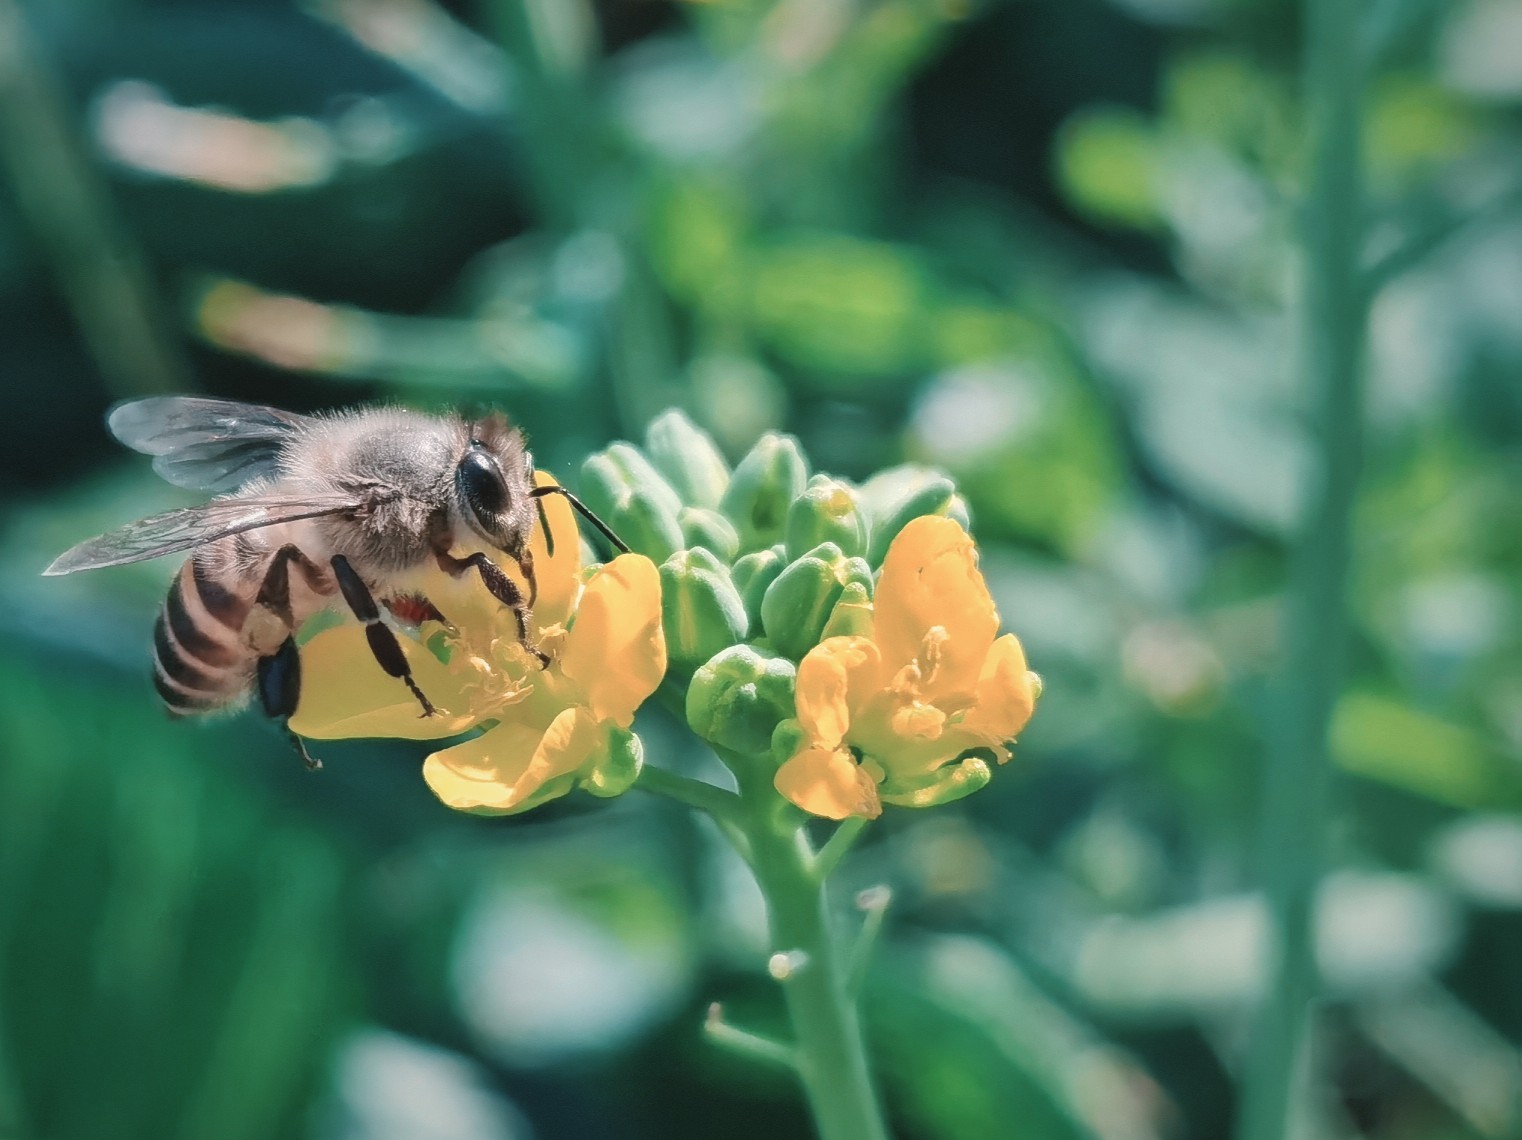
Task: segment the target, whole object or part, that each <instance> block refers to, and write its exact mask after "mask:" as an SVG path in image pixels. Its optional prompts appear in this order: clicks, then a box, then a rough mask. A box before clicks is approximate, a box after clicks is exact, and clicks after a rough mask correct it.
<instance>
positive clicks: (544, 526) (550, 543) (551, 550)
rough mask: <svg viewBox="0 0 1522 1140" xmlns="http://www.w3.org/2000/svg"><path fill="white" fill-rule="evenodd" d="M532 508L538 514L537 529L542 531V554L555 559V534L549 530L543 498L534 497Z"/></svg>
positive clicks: (548, 518) (541, 496) (548, 520)
mask: <svg viewBox="0 0 1522 1140" xmlns="http://www.w3.org/2000/svg"><path fill="white" fill-rule="evenodd" d="M534 507H535V509H536V510H538V512H539V529H540V530H542V531H544V552H545V553H546V554H548V555H549V556H550V557H551V558H554V557H555V534H554V532H553V531H551V530H550V516H549V515H547V514H545V513H544V496H543V495H535V496H534Z"/></svg>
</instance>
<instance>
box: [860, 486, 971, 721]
mask: <svg viewBox="0 0 1522 1140" xmlns="http://www.w3.org/2000/svg"><path fill="white" fill-rule="evenodd" d="M998 631H999V614H998V611H996V610H995V609H994V602H993V597H992V596H991V595H990V594H989V592H988V586H987V584H986V583H985V582H984V581H983V575H982V574H980V573H979V572H978V551H977V547H976V546H975V545H974V544H973V541H972V539H971V538H970V537H968V534H967V532H966V531H965V530H963V529H962V527H961V524H960V523H958V522H956V521H955V520H953V519H949V518H943V517H941V516H939V515H926V516H923V517H921V518H917V519H913V520H912V521H911V522H910V523H909V524H908V525H907V526H905V527H904V529H903V530H902V531H900V532H899V534H898V537H896V538H895V539H894V540H893V544H892V545H891V546H889V547H888V554H887V557H886V558H885V559H884V560H883V571H882V577H881V578H880V579H879V580H878V583H877V596H876V602H875V605H874V612H873V625H872V635H873V639H874V640H875V641H876V642H877V645H878V648H879V649H881V650H882V656H883V664H884V667H885V669H886V670H887V671H888V672H890V673H893V672H896V671H897V670H899V669H901V668H903V667H904V666H905V665H907V664H909V663H910V662H911V661H914V660H915V659H916V658H918V659H920V661H921V665H922V670H921V672H922V674H923V682H922V686H921V689H922V693H923V695H924V697H925V699H927V700H932V699H934V698H936V697H938V696H939V697H947V698H949V697H955V696H958V695H967V696H970V695H971V693H972V692H973V689H974V688H975V686H976V684H977V680H978V673H979V670H980V669H981V667H982V664H983V659H984V657H985V656H986V655H987V653H988V647H989V645H991V644H992V643H993V639H994V635H995V634H997V633H998ZM936 703H940V702H939V701H937V702H936Z"/></svg>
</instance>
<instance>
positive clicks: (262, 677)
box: [258, 637, 322, 772]
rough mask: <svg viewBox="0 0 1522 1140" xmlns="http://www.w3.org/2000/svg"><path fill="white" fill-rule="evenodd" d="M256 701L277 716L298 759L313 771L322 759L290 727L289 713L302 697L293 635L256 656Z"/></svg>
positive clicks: (297, 656)
mask: <svg viewBox="0 0 1522 1140" xmlns="http://www.w3.org/2000/svg"><path fill="white" fill-rule="evenodd" d="M258 679H259V703H260V704H262V705H263V706H264V712H265V714H266V715H267V716H269V717H271V718H273V719H275V720H278V721H279V722H280V725H281V727H282V728H284V729H285V734H286V736H287V737H289V738H290V741H291V743H292V744H294V745H295V746H296V751H297V752H299V753H301V761H302V763H304V764H305V765H306V766H307V770H308V771H310V772H315V771H317V769H319V768H321V767H322V761H321V760H318V759H316V758H314V757H313V756H312V754H311V753H310V752H308V751H307V746H306V741H304V740H302V739H301V737H299V736H297V735H296V734H295V733H294V732H293V731H291V714H292V713H294V712H295V711H296V702H297V701H299V700H300V699H301V654H300V653H299V652H297V650H296V639H295V638H294V637H287V638H286V639H285V641H284V642H283V643H282V644H281V646H280V648H279V649H277V650H275V652H274V653H271V654H269V655H268V656H266V657H261V658H259V670H258Z"/></svg>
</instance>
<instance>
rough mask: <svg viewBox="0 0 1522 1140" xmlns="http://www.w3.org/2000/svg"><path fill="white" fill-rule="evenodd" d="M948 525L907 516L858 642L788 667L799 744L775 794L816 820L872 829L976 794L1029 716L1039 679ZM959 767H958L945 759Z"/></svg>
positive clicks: (967, 543)
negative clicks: (903, 812) (867, 823)
mask: <svg viewBox="0 0 1522 1140" xmlns="http://www.w3.org/2000/svg"><path fill="white" fill-rule="evenodd" d="M998 631H999V614H998V611H996V610H995V609H994V603H993V598H992V597H990V596H989V593H988V586H987V585H986V584H985V583H984V581H983V576H982V575H981V574H980V573H979V572H978V561H977V548H976V547H975V546H974V545H973V541H972V539H971V538H969V537H968V535H967V532H966V531H965V530H963V529H962V527H961V525H960V524H959V523H957V522H956V521H954V520H952V519H948V518H942V517H937V516H927V517H923V518H917V519H914V520H913V521H912V522H910V523H909V524H908V525H907V526H905V527H904V529H903V530H902V531H901V532H900V533H899V535H898V537H896V538H895V539H894V540H893V544H892V545H891V546H890V547H889V548H888V553H887V556H886V558H885V559H884V561H883V569H882V576H881V578H880V579H879V580H878V584H877V596H876V600H875V602H874V603H873V606H872V613H871V618H870V633H869V635H867V636H859V637H830V638H826V639H825V640H824V641H823V642H821V643H820V644H819V645H818V646H816V647H815V648H814V649H812V650H810V651H809V652H808V654H807V655H806V656H805V657H804V658H803V661H802V662H801V663H800V664H799V666H798V683H797V712H798V725H799V737H800V738H801V739H800V743H799V744H798V746H797V748H796V749H795V750H794V752H793V754H792V755H791V756H790V757H789V758H788V759H787V760H786V761H785V762H784V763H783V764H782V766H781V767H780V768H779V769H778V770H777V776H776V785H777V790H778V791H779V792H781V793H782V794H783V795H784V796H786V797H787V798H788V799H789V800H791V801H792V802H793V803H795V804H797V805H798V806H799V807H801V808H803V809H804V810H805V811H807V812H811V813H812V814H814V815H820V816H825V817H827V818H830V819H844V818H846V817H847V816H865V817H868V818H874V817H876V816H877V815H879V814H881V812H882V805H883V804H884V803H891V804H903V805H907V806H914V807H920V806H928V805H929V804H934V803H943V802H945V801H946V800H949V799H955V798H956V797H958V796H960V795H965V794H966V793H967V792H970V791H973V790H975V789H977V788H979V787H982V786H983V784H985V783H986V782H987V780H988V775H989V770H988V765H987V763H986V762H985V761H984V760H983V759H981V758H980V757H977V756H967V757H964V756H963V754H964V753H967V752H969V751H970V750H973V749H978V750H986V751H988V752H991V753H992V754H993V755H994V756H995V757H996V758H997V759H998V760H999V762H1000V763H1003V762H1004V761H1006V760H1008V759H1009V749H1008V747H1007V746H1008V744H1009V742H1010V741H1012V740H1013V739H1014V737H1015V734H1016V733H1018V732H1019V731H1020V730H1021V729H1022V728H1024V727H1025V723H1026V722H1027V721H1028V720H1030V717H1031V713H1032V712H1033V711H1034V709H1035V703H1036V697H1037V695H1038V693H1039V692H1040V681H1039V679H1038V678H1037V677H1036V675H1035V674H1034V673H1031V672H1029V671H1028V670H1027V669H1026V666H1025V652H1024V650H1022V649H1021V648H1020V642H1019V641H1018V640H1017V639H1016V638H1015V635H1014V634H1005V635H1004V636H1003V637H998V636H997V635H998ZM959 757H963V759H962V760H961V762H960V763H959V764H953V763H952V762H953V761H955V760H957V759H958V758H959Z"/></svg>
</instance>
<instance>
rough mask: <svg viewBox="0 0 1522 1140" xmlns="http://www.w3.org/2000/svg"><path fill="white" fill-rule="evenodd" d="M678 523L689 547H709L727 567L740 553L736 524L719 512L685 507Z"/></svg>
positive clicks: (703, 508) (704, 508) (679, 515)
mask: <svg viewBox="0 0 1522 1140" xmlns="http://www.w3.org/2000/svg"><path fill="white" fill-rule="evenodd" d="M677 522H678V523H679V524H681V527H682V537H683V538H685V539H686V540H687V545H688V546H703V547H707V548H708V549H709V550H711V551H713V552H714V554H716V555H718V558H719V561H720V562H723V563H725V564H726V565H727V564H729V563H731V562H733V561H734V560H735V555H736V554H738V553H740V536H739V535H738V534H736V533H735V527H734V524H733V523H732V522H730V521H729V520H728V519H727V518H725V517H724V516H723V515H721V514H719V512H718V511H711V510H709V509H708V508H707V507H683V508H682V509H681V512H680V513H679V514H678V515H677Z"/></svg>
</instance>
